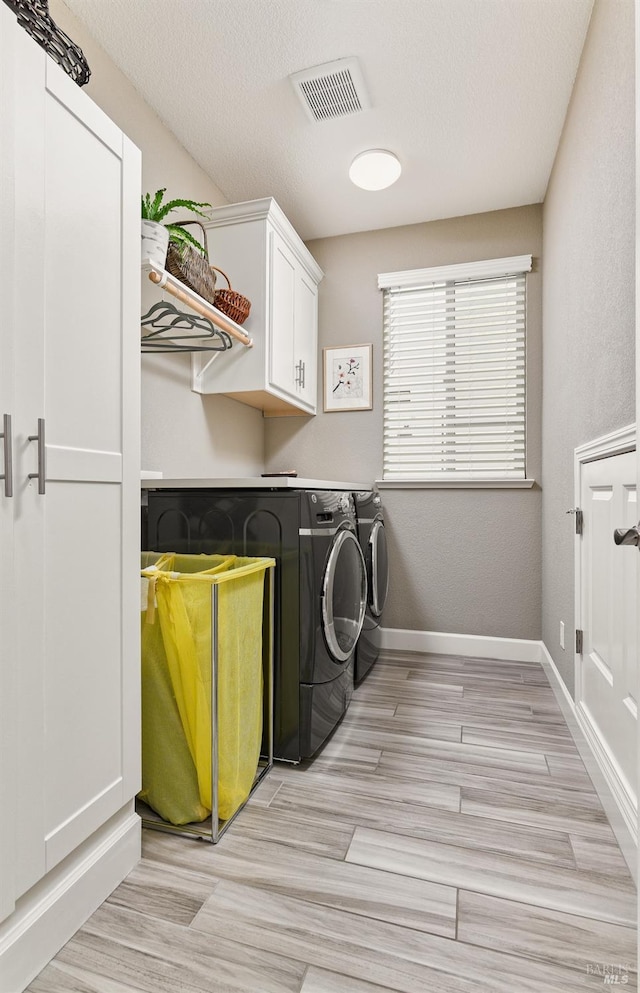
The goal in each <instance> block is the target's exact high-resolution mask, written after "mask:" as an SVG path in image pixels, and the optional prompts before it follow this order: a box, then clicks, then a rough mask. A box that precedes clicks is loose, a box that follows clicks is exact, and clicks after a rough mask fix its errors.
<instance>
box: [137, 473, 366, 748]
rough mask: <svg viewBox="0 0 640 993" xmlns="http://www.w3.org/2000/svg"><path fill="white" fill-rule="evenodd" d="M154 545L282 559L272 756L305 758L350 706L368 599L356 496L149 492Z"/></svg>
mask: <svg viewBox="0 0 640 993" xmlns="http://www.w3.org/2000/svg"><path fill="white" fill-rule="evenodd" d="M147 527H148V541H149V545H150V547H151V548H152V549H153V550H154V551H158V552H163V551H177V552H187V553H195V554H198V553H206V554H214V553H219V554H223V555H224V554H236V555H249V556H270V557H273V558H275V559H276V563H277V566H276V570H275V631H274V757H276V758H279V759H284V760H289V761H293V762H298V761H300V759H303V758H309V757H310V756H312V755H313V754H314V753H315V752H316V751H317V750H318V749H319V748H320V746H321V745H322V743H323V742H324V741H325V739H326V738H327V737H328V735H329V734H330V733H331V732H332V731H333V729H334V728H335V726H336V725H337V724H338V722H339V721H340V719H341V718H342V716H343V714H344V713H345V712H346V710H347V707H348V705H349V701H350V699H351V694H352V692H353V680H354V656H355V646H356V642H357V640H358V636H359V634H360V631H361V628H362V624H363V621H364V616H365V610H366V602H367V577H366V567H365V563H364V559H363V556H362V552H361V548H360V544H359V542H358V537H357V531H356V515H355V503H354V498H353V494H351V493H348V492H337V491H331V490H317V491H307V490H284V491H283V490H282V489H275V490H270V489H268V486H265V489H260V490H258V489H255V488H252V489H247V490H223V489H211V490H206V489H201V488H198V489H188V488H185V489H176V490H170V489H158V490H152V489H150V490H149V496H148V525H147Z"/></svg>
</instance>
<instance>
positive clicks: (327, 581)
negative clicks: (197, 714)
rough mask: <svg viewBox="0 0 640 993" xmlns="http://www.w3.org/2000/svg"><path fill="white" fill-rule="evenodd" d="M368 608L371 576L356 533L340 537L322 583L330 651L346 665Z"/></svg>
mask: <svg viewBox="0 0 640 993" xmlns="http://www.w3.org/2000/svg"><path fill="white" fill-rule="evenodd" d="M366 604H367V572H366V568H365V564H364V558H363V556H362V552H361V550H360V545H359V544H358V539H357V538H356V535H355V532H354V531H352V530H351V529H350V528H343V529H342V530H341V531H338V533H337V534H336V537H335V540H334V542H333V545H332V546H331V551H330V552H329V558H328V560H327V568H326V571H325V574H324V580H323V583H322V624H323V628H324V637H325V641H326V643H327V648H328V649H329V651H330V652H331V654H332V655H333V657H334V658H335V659H336V660H337V661H338V662H346V661H347V659H348V658H349V657H350V656H351V654H352V653H353V650H354V648H355V647H356V641H357V640H358V637H359V635H360V631H361V630H362V624H363V622H364V614H365V610H366Z"/></svg>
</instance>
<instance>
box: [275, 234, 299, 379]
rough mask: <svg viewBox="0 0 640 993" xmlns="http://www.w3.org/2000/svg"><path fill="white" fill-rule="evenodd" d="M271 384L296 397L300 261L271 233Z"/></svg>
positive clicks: (278, 236)
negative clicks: (297, 276) (295, 359)
mask: <svg viewBox="0 0 640 993" xmlns="http://www.w3.org/2000/svg"><path fill="white" fill-rule="evenodd" d="M269 263H270V264H269V272H270V280H269V290H270V302H269V326H270V342H269V383H270V385H271V386H273V387H275V388H276V389H278V390H283V391H284V392H285V393H288V394H289V395H290V396H295V393H296V390H295V370H294V344H295V338H294V327H295V288H296V260H295V257H294V255H293V253H292V252H291V251H290V249H289V248H288V247H287V245H286V244H285V242H284V240H283V239H282V238H281V236H280V235H279V234H278V233H277V232H276V231H273V230H271V231H270V232H269Z"/></svg>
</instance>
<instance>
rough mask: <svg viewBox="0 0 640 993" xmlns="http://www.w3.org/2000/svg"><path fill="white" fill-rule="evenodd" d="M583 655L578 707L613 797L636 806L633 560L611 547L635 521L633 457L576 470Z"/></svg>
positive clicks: (632, 554) (627, 551)
mask: <svg viewBox="0 0 640 993" xmlns="http://www.w3.org/2000/svg"><path fill="white" fill-rule="evenodd" d="M581 507H582V510H583V514H584V532H583V536H582V542H581V604H580V617H581V628H582V630H583V651H582V656H581V659H580V663H579V678H578V685H577V700H576V703H577V706H578V708H579V710H580V711H581V713H582V716H583V718H584V719H585V720H586V722H587V724H588V725H589V727H590V729H591V731H592V732H593V734H594V736H595V737H596V739H597V742H598V743H599V746H600V748H601V749H602V753H603V754H604V756H605V759H606V762H607V765H608V767H609V772H610V775H611V776H612V777H613V780H614V783H615V785H616V786H617V787H618V792H619V794H620V791H622V798H623V799H624V798H626V801H627V803H628V805H629V806H630V808H631V810H632V811H633V810H635V809H636V808H637V744H636V742H637V664H638V635H637V603H638V571H639V569H638V566H639V562H640V556H639V555H638V553H637V551H636V549H635V548H632V547H624V548H623V547H619V546H617V545H616V544H615V543H614V540H613V533H614V530H615V529H616V528H622V527H629V528H631V527H633V526H634V525H635V524H636V523H637V521H638V502H637V485H636V453H635V452H627V453H625V454H622V455H615V456H612V457H610V458H602V459H597V460H596V461H593V462H586V463H584V464H583V465H582V468H581Z"/></svg>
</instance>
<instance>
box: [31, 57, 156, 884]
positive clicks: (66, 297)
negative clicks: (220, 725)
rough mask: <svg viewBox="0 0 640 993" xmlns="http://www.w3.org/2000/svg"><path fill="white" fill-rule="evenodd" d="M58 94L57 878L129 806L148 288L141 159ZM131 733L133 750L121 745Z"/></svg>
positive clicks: (53, 172) (80, 101)
mask: <svg viewBox="0 0 640 993" xmlns="http://www.w3.org/2000/svg"><path fill="white" fill-rule="evenodd" d="M47 81H48V88H47V97H46V105H45V116H46V127H45V139H46V141H45V175H46V183H45V195H46V225H45V260H44V272H45V285H46V301H47V305H46V320H45V330H44V340H45V349H44V352H45V414H46V425H47V441H48V445H47V492H46V496H45V497H43V498H42V500H43V506H44V508H45V513H46V540H45V544H44V554H43V563H42V568H43V571H44V582H45V589H44V607H43V615H44V621H45V654H44V687H45V693H44V701H45V703H44V716H45V728H46V731H45V740H44V784H43V785H44V795H45V811H44V813H45V824H44V830H45V840H46V868H47V871H48V870H50V869H51V868H52V867H53V866H54V865H55V864H57V863H58V862H59V861H60V860H61V859H62V858H64V857H65V856H66V855H67V854H68V853H69V852H71V851H72V850H73V849H74V848H75V847H76V846H77V845H78V844H79V843H80V842H81V841H83V840H84V839H85V838H87V837H88V836H89V835H90V834H91V833H92V832H93V831H95V830H96V829H97V828H98V827H99V826H100V825H101V824H103V823H104V822H105V821H106V820H107V819H108V818H109V817H110V816H112V815H113V814H115V813H116V812H117V811H118V810H119V809H120V807H121V806H122V805H123V804H124V803H125V802H126V800H127V799H128V798H129V797H131V795H132V793H130V792H127V790H126V789H125V786H124V782H125V778H126V776H127V770H128V768H129V766H130V765H131V764H132V765H133V766H134V767H136V766H137V754H136V753H137V749H136V750H135V751H132V749H134V748H135V742H136V740H137V728H138V725H139V721H138V717H137V715H136V714H135V702H136V700H137V694H138V689H137V686H136V682H137V681H136V679H135V673H136V672H137V669H138V662H139V659H138V657H137V654H138V653H137V651H132V648H135V646H136V645H137V635H133V634H132V626H133V625H135V631H136V632H137V629H138V626H139V618H138V616H137V615H135V614H134V613H133V611H134V610H135V607H134V603H135V601H136V591H137V571H138V567H139V562H138V554H137V550H138V549H139V534H138V527H137V520H138V500H137V499H136V496H135V495H134V487H137V486H138V485H139V479H137V478H136V475H137V473H136V466H137V465H138V459H137V454H136V453H137V446H138V442H137V438H136V437H135V434H137V430H138V416H137V415H138V411H137V404H132V402H131V396H132V391H133V393H135V392H136V391H137V383H136V371H137V370H138V369H139V365H138V363H139V354H138V344H137V339H138V332H137V328H136V326H135V325H133V326H132V324H131V321H130V317H129V315H131V313H132V310H133V307H132V304H131V300H130V299H127V294H128V295H129V297H131V298H133V299H134V300H136V299H137V297H136V296H135V295H134V294H133V291H132V286H128V284H127V280H128V279H130V276H129V273H132V274H133V277H134V278H135V279H136V283H137V285H138V287H139V272H138V270H139V264H138V262H139V260H138V254H139V230H138V231H135V230H133V229H132V228H131V226H130V223H129V220H128V218H129V214H130V212H131V210H132V209H133V198H132V197H131V196H130V187H131V186H134V187H135V188H137V187H138V183H139V177H137V176H136V175H135V170H134V171H132V172H131V174H130V175H127V171H126V170H127V162H126V160H125V155H124V152H125V149H127V150H132V149H133V146H130V145H128V144H127V143H126V142H124V141H123V136H122V134H121V132H119V131H118V129H117V128H115V127H114V126H113V125H112V123H111V122H110V121H108V119H107V118H105V116H104V115H103V114H102V113H101V112H100V111H98V109H97V108H95V107H94V105H92V104H90V103H88V102H87V101H86V100H84V98H83V95H82V94H81V93H79V92H78V88H77V87H76V86H74V84H73V83H72V81H71V80H69V79H68V78H67V77H65V76H64V74H61V73H60V72H58V71H55V68H54V69H49V68H48V79H47ZM129 154H132V152H129ZM123 254H124V257H123ZM138 292H139V289H138ZM133 306H135V310H133V313H134V314H135V313H136V312H137V313H139V305H138V303H137V302H135V303H134V304H133ZM123 384H124V385H123ZM132 453H133V457H132ZM134 500H135V504H134V502H133V501H134ZM132 512H134V513H135V515H136V517H135V520H136V525H133V523H132ZM125 542H126V544H125ZM132 676H133V678H132ZM129 693H131V697H130V696H129ZM131 720H133V721H135V722H136V723H135V726H136V734H134V735H131V734H130V733H129V732H128V731H125V728H128V727H129V726H130V721H131ZM125 734H126V735H127V738H126V741H125ZM135 779H136V777H135V776H134V777H133V780H134V781H135ZM132 785H133V784H132Z"/></svg>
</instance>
